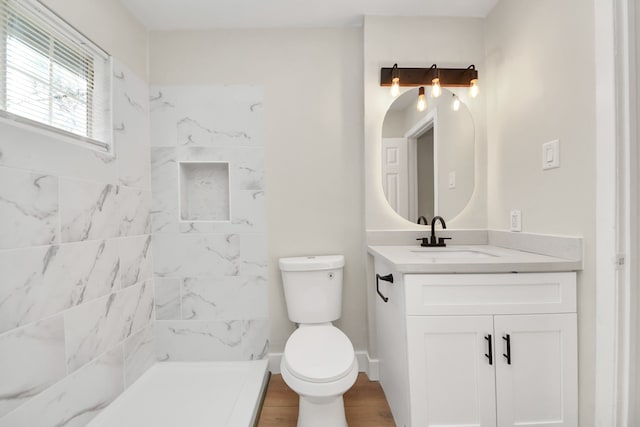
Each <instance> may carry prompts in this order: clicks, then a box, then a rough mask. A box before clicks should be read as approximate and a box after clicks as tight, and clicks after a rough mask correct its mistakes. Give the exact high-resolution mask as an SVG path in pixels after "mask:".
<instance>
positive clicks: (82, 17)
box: [42, 0, 148, 81]
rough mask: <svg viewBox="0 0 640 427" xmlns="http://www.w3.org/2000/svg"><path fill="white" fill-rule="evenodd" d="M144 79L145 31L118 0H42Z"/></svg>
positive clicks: (145, 74)
mask: <svg viewBox="0 0 640 427" xmlns="http://www.w3.org/2000/svg"><path fill="white" fill-rule="evenodd" d="M42 3H44V4H45V5H46V6H48V7H49V8H51V9H52V10H53V11H54V12H56V13H57V14H58V15H59V16H61V17H63V18H64V20H65V21H67V22H69V23H70V24H71V25H73V26H74V27H75V28H77V29H78V30H79V31H80V32H82V33H83V34H84V35H85V36H87V37H89V39H91V41H93V42H94V43H96V44H97V45H98V46H100V47H101V48H103V49H104V50H106V51H107V52H108V53H110V54H111V55H113V56H114V57H116V58H118V59H119V60H120V61H121V62H122V63H124V64H126V65H127V66H128V67H129V68H130V69H131V70H132V71H133V72H134V73H135V74H136V75H138V76H140V77H141V78H142V79H144V80H145V81H146V80H147V77H148V72H147V48H148V32H147V30H146V29H145V27H144V26H143V25H142V24H141V23H140V22H139V21H138V20H137V19H136V18H135V17H134V16H133V15H132V14H131V13H130V12H129V11H128V10H127V9H126V8H125V7H124V6H123V5H122V3H121V2H120V1H119V0H82V1H78V0H42Z"/></svg>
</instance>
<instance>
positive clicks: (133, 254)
mask: <svg viewBox="0 0 640 427" xmlns="http://www.w3.org/2000/svg"><path fill="white" fill-rule="evenodd" d="M119 244H120V272H121V275H120V280H121V283H122V287H127V286H132V285H135V284H136V283H139V282H141V281H144V280H147V279H149V278H151V275H152V263H153V260H152V256H151V236H150V235H147V236H136V237H125V238H121V239H119Z"/></svg>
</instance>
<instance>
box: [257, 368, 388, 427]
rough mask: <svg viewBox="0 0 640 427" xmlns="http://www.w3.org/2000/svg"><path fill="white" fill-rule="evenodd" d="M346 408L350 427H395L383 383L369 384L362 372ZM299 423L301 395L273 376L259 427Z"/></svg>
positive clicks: (288, 426)
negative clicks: (299, 400) (381, 384)
mask: <svg viewBox="0 0 640 427" xmlns="http://www.w3.org/2000/svg"><path fill="white" fill-rule="evenodd" d="M344 409H345V413H346V416H347V423H348V424H349V427H395V423H394V422H393V417H392V416H391V410H390V409H389V405H388V404H387V399H385V397H384V392H383V391H382V388H381V387H380V383H379V382H377V381H369V378H367V376H366V374H364V373H362V372H361V373H360V374H358V379H357V380H356V383H355V384H354V385H353V387H351V389H350V390H349V391H347V392H346V393H345V394H344ZM297 420H298V395H297V394H296V393H295V392H294V391H292V390H291V389H290V388H289V387H288V386H287V385H286V384H285V382H284V381H283V380H282V376H281V375H272V376H271V380H270V381H269V386H268V387H267V394H266V397H265V400H264V405H263V406H262V413H261V414H260V421H259V422H258V427H276V426H277V427H296V422H297Z"/></svg>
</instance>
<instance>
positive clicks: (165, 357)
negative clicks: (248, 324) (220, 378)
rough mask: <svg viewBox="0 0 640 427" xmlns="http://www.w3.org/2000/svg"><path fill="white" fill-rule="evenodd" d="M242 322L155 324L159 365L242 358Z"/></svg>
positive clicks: (161, 321)
mask: <svg viewBox="0 0 640 427" xmlns="http://www.w3.org/2000/svg"><path fill="white" fill-rule="evenodd" d="M241 344H242V322H241V321H230V322H197V321H181V320H160V321H157V322H156V354H157V356H158V360H159V361H161V362H162V361H192V362H195V361H224V360H240V359H241V358H242V345H241Z"/></svg>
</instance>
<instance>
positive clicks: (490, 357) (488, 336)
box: [484, 334, 493, 365]
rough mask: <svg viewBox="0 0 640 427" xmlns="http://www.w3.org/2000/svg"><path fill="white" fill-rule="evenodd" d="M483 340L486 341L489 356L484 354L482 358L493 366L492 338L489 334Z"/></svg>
mask: <svg viewBox="0 0 640 427" xmlns="http://www.w3.org/2000/svg"><path fill="white" fill-rule="evenodd" d="M484 339H485V340H486V341H487V347H488V348H489V354H487V353H485V354H484V356H485V357H486V358H487V359H489V365H493V345H492V343H491V341H492V340H493V338H492V337H491V334H489V335H487V336H486V337H484Z"/></svg>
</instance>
